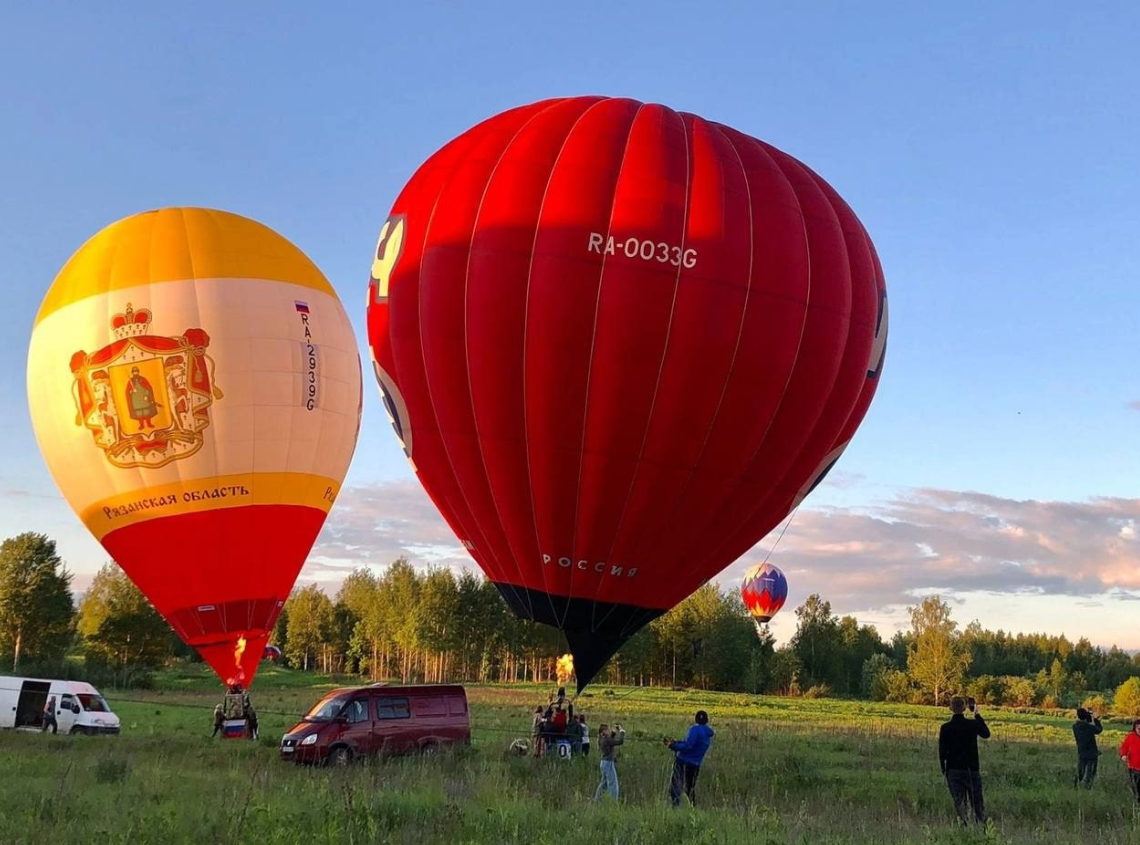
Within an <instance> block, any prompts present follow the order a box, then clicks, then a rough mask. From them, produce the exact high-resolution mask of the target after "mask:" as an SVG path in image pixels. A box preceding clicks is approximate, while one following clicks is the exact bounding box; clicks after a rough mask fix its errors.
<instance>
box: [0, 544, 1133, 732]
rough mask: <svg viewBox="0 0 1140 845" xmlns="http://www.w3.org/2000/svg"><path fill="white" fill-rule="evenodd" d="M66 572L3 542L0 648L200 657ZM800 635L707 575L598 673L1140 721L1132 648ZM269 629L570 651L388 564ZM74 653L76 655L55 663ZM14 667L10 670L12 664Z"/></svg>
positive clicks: (142, 609) (112, 570)
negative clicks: (779, 631)
mask: <svg viewBox="0 0 1140 845" xmlns="http://www.w3.org/2000/svg"><path fill="white" fill-rule="evenodd" d="M69 587H70V575H69V574H67V573H66V571H65V570H64V569H63V566H62V563H61V562H60V561H59V558H58V556H57V555H56V554H55V546H54V543H53V542H52V541H51V540H49V539H48V538H46V537H44V536H43V535H38V534H23V535H20V536H19V537H15V538H10V539H8V540H5V541H4V543H3V545H2V547H0V661H3V662H4V665H5V669H7V668H9V667H11V668H13V669H16V670H17V671H24V672H27V671H30V667H39V668H44V669H55V670H56V671H67V672H68V673H69V674H74V673H75V672H76V671H77V670H76V668H75V666H74V664H75V658H81V659H82V666H81V667H80V668H81V670H82V672H83V673H85V676H86V677H88V678H89V679H91V680H93V681H95V682H97V683H98V682H100V681H102V682H104V683H113V684H115V685H145V684H146V683H147V681H148V673H149V672H150V671H151V670H153V669H155V668H158V667H160V666H163V665H165V664H168V663H170V662H172V661H179V660H184V661H185V660H196V659H197V655H196V654H195V653H194V652H193V650H192V649H188V648H187V647H186V646H184V645H183V644H182V643H180V642H179V641H178V640H177V638H176V637H175V636H174V634H173V633H172V632H171V631H170V628H169V627H168V626H167V625H166V623H165V622H164V621H163V620H162V619H161V617H159V616H158V614H157V613H156V612H155V611H154V610H153V608H151V607H150V605H149V604H148V603H147V601H146V600H145V599H144V598H143V597H142V595H141V594H140V593H139V592H138V590H137V589H136V588H135V587H134V585H133V584H132V583H131V582H130V580H129V579H127V578H126V576H125V575H124V574H123V573H122V571H121V570H120V569H119V568H118V567H117V566H115V565H114V564H107V565H106V566H104V567H103V569H101V570H100V571H99V573H98V574H97V575H96V577H95V579H94V581H93V582H92V584H91V587H90V588H89V589H88V590H87V592H86V593H85V595H84V597H83V601H82V603H81V604H80V605H79V607H78V608H76V607H75V606H74V604H73V600H72V597H71V593H70V589H69ZM783 612H784V613H789V612H792V613H794V614H795V616H796V622H797V626H796V633H795V635H794V636H793V637H792V639H791V641H790V642H788V643H787V644H786V645H784V646H782V647H779V648H777V647H776V644H775V641H774V639H773V638H772V636H771V635H770V634H769V633H767V631H763V632H760V633H759V634H758V632H757V630H756V628H755V626H754V625H753V624H752V621H751V619H750V618H749V617H748V614H747V612H746V611H745V609H744V606H743V604H742V603H741V601H740V597H739V594H738V593H737V591H735V590H732V591H724V590H721V589H720V588H719V587H718V586H717V585H716V584H706V585H705V586H703V587H701V588H700V589H699V590H697V592H695V593H694V594H693V595H691V596H690V597H689V598H687V599H686V600H685V601H684V602H682V603H681V604H679V605H678V606H677V607H675V608H674V609H673V610H671V611H669V612H668V613H666V614H665V615H663V616H661V617H660V618H658V619H657V620H655V621H654V622H652V623H650V624H649V625H648V626H646V627H645V628H644V629H642V630H641V631H640V632H638V633H637V634H636V635H635V636H634V637H633V638H632V639H630V640H629V642H627V643H626V644H625V646H623V647H622V649H621V650H620V651H619V652H618V653H617V654H616V655H615V656H614V657H613V658H612V659H611V660H610V662H609V664H608V666H607V667H606V668H605V669H604V670H603V671H602V673H601V674H600V675H599V676H598V677H597V678H596V679H595V680H594V682H593V686H604V685H607V684H614V685H617V684H632V685H649V686H667V687H687V688H697V689H716V690H726V691H736V692H748V693H766V694H774V695H792V696H795V695H802V696H809V697H823V696H844V697H859V698H867V699H874V700H880V701H899V702H909V703H916V704H917V703H944V702H945V700H946V699H947V697H948V696H950V695H953V694H957V693H964V694H968V695H972V696H974V697H975V698H976V699H977V700H978V701H979V702H982V703H985V704H998V705H1007V706H1015V707H1033V708H1043V709H1061V708H1072V707H1075V706H1077V705H1078V704H1082V703H1084V704H1089V705H1091V706H1094V707H1096V708H1097V709H1098V710H1099V711H1100V712H1102V713H1103V712H1110V711H1111V712H1113V713H1115V714H1116V715H1118V716H1121V717H1132V716H1138V717H1140V654H1137V655H1135V656H1133V655H1130V654H1129V653H1127V652H1125V651H1123V650H1121V649H1119V648H1116V647H1113V648H1110V649H1107V650H1106V649H1103V648H1099V647H1095V646H1093V645H1092V644H1091V643H1090V642H1089V641H1088V640H1087V639H1081V640H1078V641H1077V642H1076V643H1073V642H1072V641H1070V640H1069V639H1067V638H1066V637H1063V636H1050V635H1045V634H1014V633H1007V632H1004V631H989V630H986V629H983V628H982V627H981V626H980V625H978V624H977V623H972V624H970V625H968V626H967V627H965V628H964V629H961V628H959V626H958V624H957V623H956V622H955V621H954V620H953V618H952V616H951V610H950V606H949V604H947V603H946V602H944V601H942V600H941V599H940V598H939V597H937V596H935V597H931V598H927V599H925V600H924V601H922V602H921V603H920V604H919V605H917V606H916V607H914V608H911V627H910V629H909V630H907V631H903V632H899V633H897V634H895V635H894V636H893V637H892V638H891V639H889V640H885V639H883V637H882V636H880V634H879V632H878V631H877V630H876V629H875V628H874V626H871V625H860V624H859V622H858V620H856V619H855V618H854V617H852V616H842V617H840V616H837V615H836V614H835V613H833V612H832V610H831V605H830V603H829V602H827V601H825V600H824V599H823V598H822V597H820V596H819V595H811V596H809V597H808V598H807V600H806V601H805V602H804V603H803V604H802V605H800V606H799V607H798V608H795V609H794V610H793V609H792V608H785V609H784V611H783ZM271 642H272V643H273V644H275V645H277V646H278V647H279V648H280V649H281V650H282V652H283V656H282V660H283V662H284V663H285V664H286V665H288V666H289V667H291V668H293V669H297V670H301V671H314V672H324V673H340V674H348V675H358V676H360V677H361V678H362V679H371V680H379V679H394V680H399V681H404V682H407V681H426V682H443V681H455V682H479V683H487V682H500V683H503V682H506V683H509V682H522V681H527V682H539V683H549V682H551V681H553V680H554V679H555V677H556V673H555V664H556V661H557V658H558V657H559V656H560V655H561V654H563V653H565V652H566V651H567V649H566V644H565V641H564V640H563V639H562V637H561V635H560V634H559V632H558V631H556V630H554V629H552V628H549V627H547V626H544V625H537V624H535V623H532V622H528V621H523V620H520V619H517V618H516V617H515V616H514V614H512V613H511V612H510V610H509V609H508V608H507V606H506V603H505V602H504V601H503V599H502V598H501V597H500V595H499V592H498V590H497V589H496V588H495V587H494V586H493V585H492V584H491V583H490V582H489V581H487V580H485V579H484V578H482V577H480V576H478V575H476V574H474V573H472V572H463V573H461V574H458V575H456V574H455V573H453V572H452V571H451V570H448V569H436V570H427V571H421V570H417V569H416V568H414V567H413V566H412V565H411V564H410V563H409V562H408V561H407V560H404V559H402V558H401V559H399V560H397V561H395V562H394V563H393V564H392V565H391V566H389V567H388V568H387V569H386V570H385V571H384V573H383V574H382V575H379V576H378V575H376V574H374V573H372V572H371V571H370V570H365V569H360V570H357V571H355V572H353V573H352V574H350V575H349V576H348V577H347V578H346V579H345V580H344V582H343V584H342V585H341V587H340V589H339V590H338V591H337V593H336V595H335V596H330V595H328V594H326V593H325V592H324V591H322V590H321V589H319V588H318V587H316V586H308V587H303V588H300V589H297V590H295V591H294V592H293V594H292V595H291V596H290V597H289V600H288V601H287V602H286V604H285V607H284V610H283V612H282V614H281V616H280V618H279V619H278V621H277V625H276V628H275V629H274V632H273V635H272V639H271ZM68 658H71V668H68V667H67V666H64V665H63V664H64V663H65V662H67V660H68ZM21 664H22V665H21Z"/></svg>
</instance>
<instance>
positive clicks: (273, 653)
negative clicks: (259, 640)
mask: <svg viewBox="0 0 1140 845" xmlns="http://www.w3.org/2000/svg"><path fill="white" fill-rule="evenodd" d="M262 658H263V659H264V660H280V659H281V649H279V648H278V647H277V646H275V645H267V646H266V647H265V653H264V654H263V655H262Z"/></svg>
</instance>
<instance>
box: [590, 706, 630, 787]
mask: <svg viewBox="0 0 1140 845" xmlns="http://www.w3.org/2000/svg"><path fill="white" fill-rule="evenodd" d="M624 742H625V728H623V727H622V726H621V725H614V726H613V728H612V729H611V728H610V726H609V725H602V726H601V727H600V728H599V729H598V746H599V748H600V750H601V752H602V763H601V770H602V781H601V783H599V784H598V789H597V791H596V792H594V803H595V804H596V803H598V802H599V801H601V800H602V795H604V794H605V793H606V792H608V793H609V794H610V795H612V796H613V797H614V800H617V799H618V798H619V797H620V793H619V792H618V776H617V766H616V765H615V763H616V761H617V747H618V746H619V745H622V744H623V743H624Z"/></svg>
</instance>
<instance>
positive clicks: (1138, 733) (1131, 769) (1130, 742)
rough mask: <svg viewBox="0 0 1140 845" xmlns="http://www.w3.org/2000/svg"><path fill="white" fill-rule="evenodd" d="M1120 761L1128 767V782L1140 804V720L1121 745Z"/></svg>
mask: <svg viewBox="0 0 1140 845" xmlns="http://www.w3.org/2000/svg"><path fill="white" fill-rule="evenodd" d="M1120 759H1121V761H1122V762H1123V763H1124V765H1126V766H1127V767H1128V781H1129V783H1131V785H1132V794H1133V795H1134V796H1135V798H1136V803H1137V804H1140V719H1136V720H1134V721H1133V722H1132V731H1131V733H1129V734H1128V736H1126V737H1124V742H1122V743H1121V744H1120Z"/></svg>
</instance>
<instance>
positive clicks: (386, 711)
mask: <svg viewBox="0 0 1140 845" xmlns="http://www.w3.org/2000/svg"><path fill="white" fill-rule="evenodd" d="M411 717H412V713H411V710H410V709H409V708H408V699H407V697H406V696H394V695H380V696H377V697H376V723H375V724H376V729H375V731H374V734H375V737H376V750H377V752H379V753H381V754H400V753H402V752H404V751H407V750H408V748H409V747H410V745H411V744H413V743H414V741H415V737H414V736H411V735H410V734H411V731H410V728H411V724H410V720H411Z"/></svg>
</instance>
